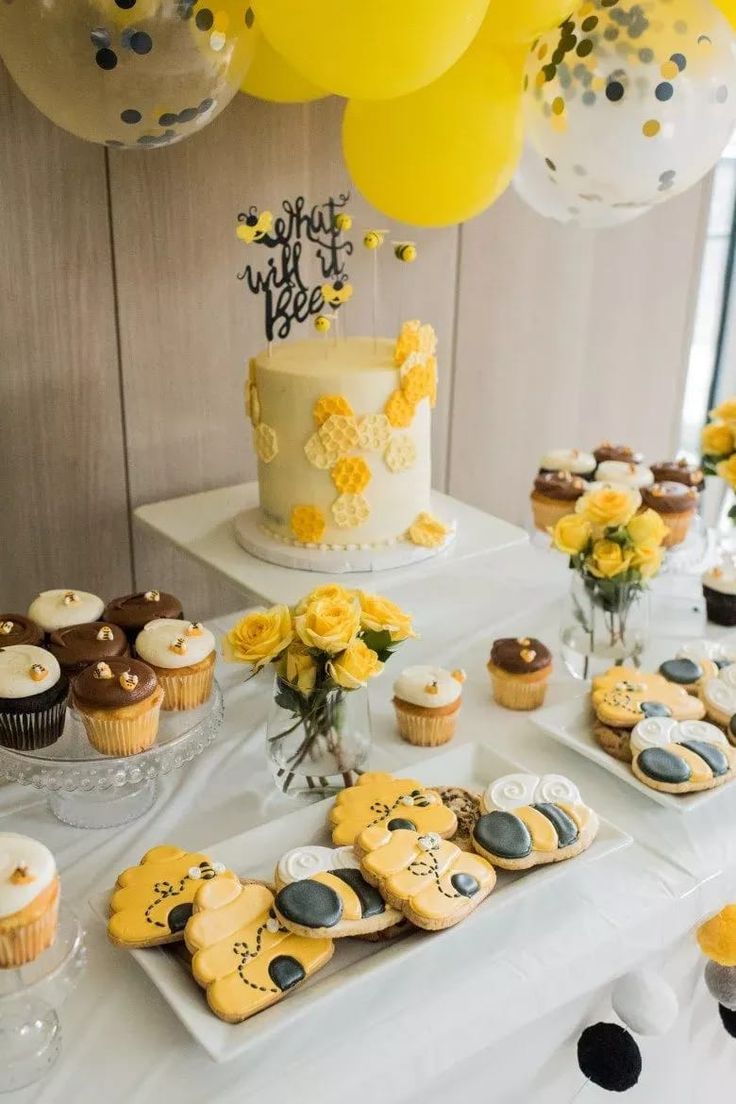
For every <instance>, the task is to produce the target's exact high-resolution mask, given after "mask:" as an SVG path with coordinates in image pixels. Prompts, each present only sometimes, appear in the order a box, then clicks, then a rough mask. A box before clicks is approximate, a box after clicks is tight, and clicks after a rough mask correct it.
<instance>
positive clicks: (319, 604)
mask: <svg viewBox="0 0 736 1104" xmlns="http://www.w3.org/2000/svg"><path fill="white" fill-rule="evenodd" d="M295 626H296V631H297V635H298V636H299V639H300V640H301V642H302V643H303V644H306V646H307V647H308V648H318V649H319V651H321V652H327V654H328V655H337V653H338V652H344V651H345V649H346V648H347V647H348V645H349V644H351V643H352V641H353V638H354V637H355V636H356V635H357V633H358V630H359V629H360V605H359V604H358V599H357V598H351V597H348V596H346V597H341V596H339V595H338V596H337V597H335V598H325V597H322V598H315V599H314V600H313V601H311V602H310V603H309V605H308V606H307V607H306V608H305V609H304V611H303V612H302V613H299V614H297V616H296V619H295Z"/></svg>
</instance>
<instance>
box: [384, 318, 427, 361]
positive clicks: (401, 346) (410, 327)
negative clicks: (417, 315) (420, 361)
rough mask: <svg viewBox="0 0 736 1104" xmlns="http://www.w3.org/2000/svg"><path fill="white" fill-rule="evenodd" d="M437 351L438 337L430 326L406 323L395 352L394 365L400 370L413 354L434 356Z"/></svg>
mask: <svg viewBox="0 0 736 1104" xmlns="http://www.w3.org/2000/svg"><path fill="white" fill-rule="evenodd" d="M436 350H437V337H436V335H435V332H434V330H433V329H432V327H431V326H429V325H424V326H422V325H421V323H419V322H418V321H416V320H413V321H411V322H405V323H404V325H403V326H402V327H401V333H400V334H399V337H398V340H397V342H396V349H395V351H394V364H395V365H396V367H397V368H400V367H401V365H402V364H403V363H404V361H405V360H406V359H407V357H410V356H411V354H412V353H421V354H422V356H434V354H435V352H436Z"/></svg>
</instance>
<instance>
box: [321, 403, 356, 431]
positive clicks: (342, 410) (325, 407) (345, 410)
mask: <svg viewBox="0 0 736 1104" xmlns="http://www.w3.org/2000/svg"><path fill="white" fill-rule="evenodd" d="M312 414H313V415H314V421H315V424H316V426H317V429H320V427H321V426H323V425H324V424H325V422H326V421H327V419H328V418H329V417H330V415H331V414H343V415H345V416H346V417H348V418H352V417H353V416H354V414H355V411H354V410H353V408H352V406H351V405H350V403H349V402H348V400H347V399H346V398H345V396H344V395H322V397H321V398H319V399H317V402H316V403H315V404H314V410H313V411H312Z"/></svg>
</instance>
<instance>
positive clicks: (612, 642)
mask: <svg viewBox="0 0 736 1104" xmlns="http://www.w3.org/2000/svg"><path fill="white" fill-rule="evenodd" d="M648 639H649V595H648V592H647V591H646V589H644V588H643V587H642V585H641V584H640V583H621V582H616V580H615V579H594V578H592V577H591V576H588V575H582V574H580V573H579V572H577V571H575V572H573V574H572V581H571V584H570V593H569V595H568V598H567V601H566V604H565V607H564V610H563V614H562V625H561V628H560V640H561V642H562V655H563V659H564V661H565V666H566V667H567V670H568V671H569V672H570V674H571V675H572V676H573V678H577V679H592V678H594V677H595V676H596V675H600V674H602V673H603V672H604V671H607V670H608V668H609V667H614V666H634V667H638V666H639V665H640V663H641V656H642V652H643V651H644V648H645V647H646V645H647V642H648Z"/></svg>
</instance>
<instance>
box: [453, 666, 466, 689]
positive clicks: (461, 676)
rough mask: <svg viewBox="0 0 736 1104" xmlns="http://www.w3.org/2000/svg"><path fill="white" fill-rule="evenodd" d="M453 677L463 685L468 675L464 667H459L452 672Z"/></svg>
mask: <svg viewBox="0 0 736 1104" xmlns="http://www.w3.org/2000/svg"><path fill="white" fill-rule="evenodd" d="M452 677H453V678H454V680H455V682H459V683H460V685H461V686H462V684H463V683H464V682H465V681H466V679H467V677H468V676H467V675H466V674H465V671H463V669H462V667H458V668H457V670H456V671H453V672H452Z"/></svg>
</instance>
